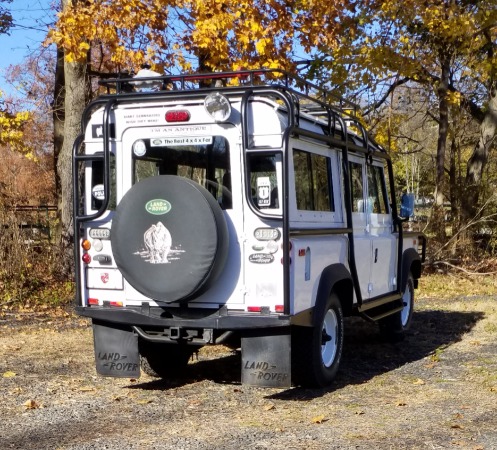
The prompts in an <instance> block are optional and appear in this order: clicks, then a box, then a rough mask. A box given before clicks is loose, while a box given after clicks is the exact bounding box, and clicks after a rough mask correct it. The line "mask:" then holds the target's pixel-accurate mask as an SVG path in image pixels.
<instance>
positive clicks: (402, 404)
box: [395, 402, 407, 406]
mask: <svg viewBox="0 0 497 450" xmlns="http://www.w3.org/2000/svg"><path fill="white" fill-rule="evenodd" d="M395 406H407V403H406V402H397V403H396V405H395Z"/></svg>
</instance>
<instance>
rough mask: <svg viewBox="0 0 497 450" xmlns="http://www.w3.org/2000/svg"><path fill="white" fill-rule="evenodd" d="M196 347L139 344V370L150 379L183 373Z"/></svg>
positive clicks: (196, 349) (149, 343)
mask: <svg viewBox="0 0 497 450" xmlns="http://www.w3.org/2000/svg"><path fill="white" fill-rule="evenodd" d="M198 349H199V348H198V347H195V346H188V345H180V344H160V343H151V342H141V343H140V365H141V369H142V370H143V371H144V372H145V373H146V374H147V375H150V376H151V377H156V378H168V377H172V376H177V375H180V374H181V373H183V372H184V371H185V369H186V366H187V365H188V361H189V360H190V358H191V356H192V355H193V353H195V352H196V351H198Z"/></svg>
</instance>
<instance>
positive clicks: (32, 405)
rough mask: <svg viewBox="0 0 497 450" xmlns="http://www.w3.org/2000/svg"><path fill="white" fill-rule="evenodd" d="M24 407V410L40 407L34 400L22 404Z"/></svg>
mask: <svg viewBox="0 0 497 450" xmlns="http://www.w3.org/2000/svg"><path fill="white" fill-rule="evenodd" d="M24 406H25V407H26V409H37V408H39V407H40V404H39V403H37V402H36V401H34V400H28V401H27V402H25V403H24Z"/></svg>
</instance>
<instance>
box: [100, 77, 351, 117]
mask: <svg viewBox="0 0 497 450" xmlns="http://www.w3.org/2000/svg"><path fill="white" fill-rule="evenodd" d="M141 82H149V83H150V84H152V83H153V82H155V83H156V84H158V83H161V87H160V89H161V90H179V91H186V90H198V89H201V88H202V87H204V88H205V87H209V88H212V87H225V88H229V87H233V88H240V86H261V85H263V86H264V85H270V86H278V85H279V86H281V87H284V88H286V89H291V90H293V91H294V92H295V93H296V94H303V95H305V96H306V97H309V99H310V100H311V99H315V100H316V101H318V102H319V103H314V104H313V105H312V106H308V107H306V108H303V109H302V111H305V112H307V113H309V114H314V115H317V114H319V113H323V111H322V107H321V108H319V107H318V105H319V104H322V105H331V106H332V107H334V108H336V109H337V110H339V111H340V112H342V113H343V112H347V113H348V114H349V115H353V116H356V115H357V111H358V110H359V106H358V105H357V104H356V103H353V102H351V101H350V100H347V99H345V98H343V97H340V96H338V95H336V94H334V93H332V92H331V91H329V90H328V89H326V88H323V87H320V86H318V85H316V84H313V83H311V82H309V81H307V80H305V79H304V78H301V77H299V76H297V75H294V74H291V73H289V72H286V71H284V70H280V69H257V70H238V71H231V72H211V73H192V74H179V75H159V76H145V77H140V78H138V79H137V78H136V77H133V76H130V74H128V73H124V74H117V75H116V76H115V77H114V78H108V79H105V80H100V81H99V83H98V84H99V85H100V86H104V87H105V88H107V93H108V94H110V93H111V91H114V93H115V94H117V95H119V94H127V93H129V92H134V90H135V87H136V85H137V84H138V83H141ZM199 85H201V86H202V87H200V88H199Z"/></svg>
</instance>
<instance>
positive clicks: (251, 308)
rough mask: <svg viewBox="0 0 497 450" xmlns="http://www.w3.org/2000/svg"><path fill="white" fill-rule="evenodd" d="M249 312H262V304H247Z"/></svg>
mask: <svg viewBox="0 0 497 450" xmlns="http://www.w3.org/2000/svg"><path fill="white" fill-rule="evenodd" d="M247 311H248V312H261V311H262V306H247Z"/></svg>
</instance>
